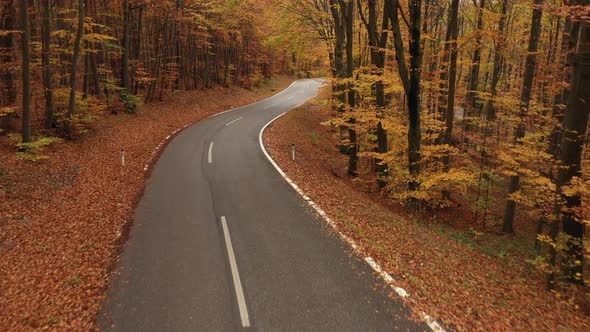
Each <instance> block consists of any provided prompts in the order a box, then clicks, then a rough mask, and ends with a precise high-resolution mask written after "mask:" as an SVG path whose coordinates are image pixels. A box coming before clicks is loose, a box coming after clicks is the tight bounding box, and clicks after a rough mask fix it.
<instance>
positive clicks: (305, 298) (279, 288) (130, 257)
mask: <svg viewBox="0 0 590 332" xmlns="http://www.w3.org/2000/svg"><path fill="white" fill-rule="evenodd" d="M322 84H323V83H322V81H321V80H315V79H308V80H300V81H297V82H295V83H294V84H293V85H292V86H290V87H289V88H287V89H286V90H284V91H282V92H280V93H278V94H277V95H275V96H274V97H271V98H268V99H266V100H263V101H260V102H257V103H254V104H250V105H247V106H244V107H240V108H238V109H235V110H233V111H231V112H226V113H223V114H219V115H217V116H214V117H211V118H209V119H207V120H204V121H201V122H199V123H196V124H195V125H193V126H191V127H189V128H187V129H185V130H184V131H182V132H181V133H180V134H179V135H178V136H177V137H176V138H174V139H173V140H172V141H171V142H170V144H169V145H168V146H167V147H166V149H165V150H164V152H163V154H162V156H161V158H160V159H159V161H158V162H157V164H156V166H155V168H154V171H153V173H152V174H151V178H150V179H149V181H148V183H147V186H146V190H145V194H144V196H143V198H142V199H141V201H140V203H139V205H138V207H137V210H136V214H135V223H134V225H133V228H132V230H131V236H130V239H129V241H128V242H127V244H126V246H125V248H124V251H123V253H122V256H121V261H120V274H117V275H116V276H115V277H114V279H113V281H112V286H111V289H110V290H109V293H108V297H107V300H106V301H105V302H104V303H103V305H102V310H101V313H100V315H99V318H98V325H99V327H100V328H101V329H102V330H113V331H240V330H260V331H392V330H403V331H406V330H410V331H414V330H425V329H426V326H425V325H423V324H419V323H415V322H413V321H411V320H409V319H408V318H407V316H408V311H409V310H408V309H407V308H405V307H404V306H403V305H402V304H401V302H398V301H396V300H393V299H390V298H389V297H388V296H387V290H382V288H381V287H379V286H381V285H382V283H381V281H380V280H378V279H377V278H375V277H374V275H373V273H372V270H371V269H370V267H369V266H367V264H365V263H364V262H363V261H362V260H360V259H358V258H355V257H353V256H352V255H351V251H350V249H349V248H348V246H347V245H346V244H345V243H344V242H342V241H341V240H340V239H339V238H338V237H337V236H332V235H330V234H329V232H327V231H326V228H325V225H324V222H323V221H321V220H318V219H317V218H316V217H314V215H313V214H312V213H311V212H310V211H309V208H308V207H307V205H306V204H305V202H304V200H303V199H302V198H301V197H300V196H299V195H298V194H297V193H296V192H295V191H294V190H293V188H291V186H289V184H288V183H287V182H285V180H284V179H283V178H282V177H281V176H280V175H279V174H278V173H277V172H276V170H275V169H274V167H273V166H272V165H271V163H270V162H269V161H268V159H267V158H266V157H265V155H264V153H263V152H262V150H261V147H260V144H259V139H258V137H259V133H260V131H261V129H262V128H263V127H264V126H265V125H266V124H267V123H268V122H269V121H271V120H272V119H274V118H275V117H276V116H278V115H280V114H282V113H284V112H287V111H288V110H290V109H292V108H294V107H296V106H298V105H301V104H303V103H305V102H306V101H307V100H309V99H310V98H313V97H314V96H315V95H316V94H317V91H318V89H319V88H320V87H321V85H322ZM376 286H377V287H376Z"/></svg>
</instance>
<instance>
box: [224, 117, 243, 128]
mask: <svg viewBox="0 0 590 332" xmlns="http://www.w3.org/2000/svg"><path fill="white" fill-rule="evenodd" d="M243 118H244V117H243V116H242V117H239V118H237V119H235V120H232V121H230V122H228V123H226V124H225V125H226V126H229V125H230V124H232V123H234V122H238V121H240V120H242V119H243Z"/></svg>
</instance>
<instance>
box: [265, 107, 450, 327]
mask: <svg viewBox="0 0 590 332" xmlns="http://www.w3.org/2000/svg"><path fill="white" fill-rule="evenodd" d="M287 112H288V110H287V111H285V112H284V113H281V114H280V115H278V116H277V117H276V118H274V119H272V120H270V121H269V122H268V123H267V124H266V125H264V127H262V129H261V130H260V132H259V133H258V143H259V144H260V148H261V149H262V152H263V153H264V155H265V156H266V158H267V159H268V161H269V162H270V163H271V164H272V165H273V166H274V168H275V169H276V170H277V172H279V174H280V175H281V176H282V177H283V179H285V181H287V183H288V184H290V185H291V187H293V189H295V191H296V192H297V193H298V194H299V195H300V196H301V197H302V198H303V199H304V200H305V201H306V202H307V203H308V204H309V205H310V206H311V207H312V208H313V209H314V210H315V211H316V212H317V213H318V214H319V215H320V216H322V218H324V220H325V221H326V223H327V224H328V225H330V226H331V227H332V228H333V229H334V230H335V231H336V232H337V233H338V235H340V238H341V239H342V240H343V241H344V242H346V243H348V245H349V246H350V247H351V248H352V250H353V252H354V253H355V254H357V255H361V254H362V253H361V252H359V250H358V248H359V246H358V245H357V244H356V242H355V241H354V240H353V239H351V238H349V237H348V236H346V235H345V234H344V233H342V232H341V231H340V230H339V229H338V226H337V225H336V223H335V222H334V221H333V220H332V219H331V218H330V217H329V216H328V214H327V213H326V212H325V211H324V210H322V208H320V207H319V206H318V205H317V204H316V203H315V202H314V201H312V200H311V198H309V197H308V196H307V195H305V193H304V192H303V190H301V188H299V186H298V185H297V184H295V182H293V180H291V179H290V178H289V177H288V176H287V174H285V172H284V171H283V170H282V169H281V167H279V165H278V164H277V163H276V162H275V161H274V159H272V157H271V156H270V154H269V153H268V151H267V150H266V148H265V147H264V141H263V135H264V131H265V130H266V128H268V127H269V126H270V125H271V124H272V123H273V122H275V121H276V120H278V119H279V118H280V117H282V116H283V115H285V114H287ZM364 260H365V262H366V263H367V264H368V265H369V266H370V267H371V269H372V270H373V271H375V272H377V274H378V275H379V276H380V277H381V279H382V280H383V281H384V282H385V283H386V284H388V285H389V287H391V288H392V289H393V290H394V291H395V292H396V293H397V294H398V295H399V296H400V297H402V298H408V297H410V295H409V294H408V292H407V291H406V290H405V289H403V288H401V287H398V286H396V282H395V279H394V278H393V277H392V276H391V275H390V274H389V273H387V272H386V271H385V270H383V268H382V267H381V265H379V264H378V263H377V262H375V260H373V258H372V257H370V256H367V257H365V258H364ZM419 314H420V316H421V318H422V320H423V321H424V322H425V323H426V325H428V327H430V329H431V330H432V331H433V332H446V331H445V329H444V327H443V326H442V325H441V324H439V322H437V321H436V320H435V319H433V318H432V317H431V316H429V315H428V314H426V313H425V312H424V311H421V312H420V313H419Z"/></svg>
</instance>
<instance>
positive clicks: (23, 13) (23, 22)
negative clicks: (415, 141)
mask: <svg viewBox="0 0 590 332" xmlns="http://www.w3.org/2000/svg"><path fill="white" fill-rule="evenodd" d="M19 4H20V7H19V10H20V26H21V31H22V37H21V41H22V43H21V50H22V57H23V59H22V79H23V97H22V98H23V126H22V127H23V128H22V141H23V143H29V142H31V139H32V137H31V46H30V41H31V27H30V26H29V3H28V1H25V0H21V1H19Z"/></svg>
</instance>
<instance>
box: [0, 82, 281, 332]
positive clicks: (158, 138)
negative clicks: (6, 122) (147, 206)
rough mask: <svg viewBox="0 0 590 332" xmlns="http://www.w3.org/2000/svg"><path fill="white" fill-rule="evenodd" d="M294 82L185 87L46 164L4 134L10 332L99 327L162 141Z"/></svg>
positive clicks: (4, 264) (4, 319)
mask: <svg viewBox="0 0 590 332" xmlns="http://www.w3.org/2000/svg"><path fill="white" fill-rule="evenodd" d="M288 83H290V81H289V80H288V79H277V80H274V81H272V82H270V83H269V84H268V85H267V86H265V87H264V88H261V89H259V90H253V91H247V90H240V89H230V90H224V89H213V90H207V91H198V92H181V93H177V94H175V95H174V96H172V97H170V98H169V100H168V101H166V102H162V103H154V104H149V105H147V106H145V107H143V108H142V110H141V111H140V113H139V114H137V115H126V114H120V115H117V116H111V115H109V116H105V117H104V118H102V119H100V120H98V121H97V122H96V123H95V124H94V127H95V128H94V129H93V131H92V132H91V133H89V134H87V135H86V136H84V137H83V138H81V139H79V140H77V141H73V142H62V143H59V144H56V145H53V146H51V147H50V148H49V150H48V151H46V152H45V155H46V156H47V157H49V158H48V159H46V160H41V161H38V162H25V161H22V160H19V159H17V158H16V153H15V152H16V150H15V148H14V146H13V145H12V144H11V143H10V142H9V141H8V139H7V138H6V137H2V138H0V331H19V330H30V329H57V330H69V331H83V330H89V329H94V328H95V326H94V324H93V321H94V318H95V316H96V314H97V312H98V310H99V308H100V304H101V301H102V299H103V297H104V294H105V290H106V289H107V287H108V285H109V279H110V276H111V274H112V272H113V267H114V266H115V263H116V260H117V255H118V251H119V249H120V247H121V244H122V243H124V240H125V238H126V233H127V230H128V228H129V226H130V225H131V223H132V213H133V210H134V206H135V203H136V202H137V201H138V199H139V198H140V197H141V193H142V190H143V186H144V181H145V179H146V176H147V174H148V173H146V172H144V165H145V164H150V163H152V162H153V161H154V158H155V156H154V155H153V152H154V150H155V149H156V147H157V146H158V145H159V144H160V143H161V142H162V141H163V140H164V138H165V137H166V136H167V135H169V134H171V133H172V132H174V131H175V130H176V129H178V128H180V127H182V126H183V125H186V124H189V123H192V122H195V121H198V120H201V119H203V118H205V117H207V116H209V115H212V114H214V113H217V112H220V111H224V110H227V109H229V108H230V107H236V106H240V105H243V104H248V103H251V102H254V101H256V100H260V99H262V98H264V97H267V96H269V95H271V94H274V93H276V92H277V91H278V89H280V88H284V87H286V85H287V84H288ZM121 149H124V150H125V152H126V166H125V167H122V166H121V152H120V151H121Z"/></svg>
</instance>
